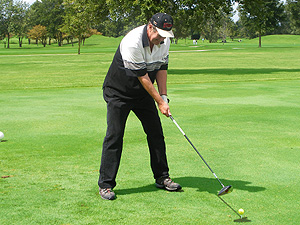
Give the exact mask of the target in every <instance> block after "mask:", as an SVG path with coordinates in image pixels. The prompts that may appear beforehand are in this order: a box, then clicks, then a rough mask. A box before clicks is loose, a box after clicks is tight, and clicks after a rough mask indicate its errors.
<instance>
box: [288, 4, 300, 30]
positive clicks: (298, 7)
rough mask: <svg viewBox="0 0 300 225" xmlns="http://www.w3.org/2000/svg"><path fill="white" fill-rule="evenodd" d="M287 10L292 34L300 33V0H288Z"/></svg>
mask: <svg viewBox="0 0 300 225" xmlns="http://www.w3.org/2000/svg"><path fill="white" fill-rule="evenodd" d="M286 12H287V16H288V21H289V26H290V29H291V33H292V34H300V1H295V0H287V2H286Z"/></svg>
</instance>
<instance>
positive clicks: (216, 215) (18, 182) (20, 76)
mask: <svg viewBox="0 0 300 225" xmlns="http://www.w3.org/2000/svg"><path fill="white" fill-rule="evenodd" d="M121 39H122V37H119V38H112V37H104V36H100V35H94V36H92V37H90V38H88V39H87V40H86V41H85V44H84V46H81V54H80V55H78V54H77V44H74V46H72V45H71V44H67V43H64V45H63V46H61V47H58V46H57V44H55V43H53V44H52V45H47V46H46V47H43V45H42V44H39V45H36V44H30V45H29V44H28V43H27V42H25V40H24V42H23V47H22V48H19V47H18V41H17V39H11V44H10V48H9V49H7V48H4V44H3V43H2V42H0V78H1V79H0V131H2V132H3V133H4V138H3V139H2V141H1V142H0V224H1V225H11V224H18V225H19V224H20V225H27V224H47V225H48V224H51V225H52V224H53V225H56V224H72V225H76V224H94V225H98V224H101V225H102V224H103V225H107V224H143V225H144V224H149V225H150V224H151V225H152V224H163V225H164V224H207V225H211V224H236V223H239V222H247V223H248V224H260V225H261V224H272V225H273V224H278V225H279V224H280V225H282V224H291V225H294V224H298V223H299V221H300V215H299V212H300V204H299V202H300V195H299V187H300V180H299V174H300V163H299V159H300V36H299V35H271V36H264V37H262V48H258V39H252V40H248V39H243V40H241V41H240V42H239V41H238V40H233V41H232V40H228V41H227V43H221V42H220V41H219V42H218V43H208V42H207V41H204V42H202V40H199V41H198V44H197V45H194V44H193V41H192V40H189V39H186V40H185V39H182V40H179V41H178V43H177V44H175V43H172V44H171V47H170V52H169V53H170V58H169V69H168V82H167V83H168V97H169V99H170V103H169V105H170V110H171V113H172V116H173V117H174V119H175V120H176V122H177V123H178V124H179V125H180V127H181V128H182V130H183V131H184V132H185V133H186V135H187V136H188V137H189V139H190V140H191V142H192V143H193V144H194V145H195V146H196V148H197V149H198V151H199V152H200V154H201V155H202V156H203V157H204V159H205V160H206V161H207V163H208V164H209V166H210V167H211V168H212V169H213V171H214V172H215V173H216V174H217V176H218V178H219V179H220V180H221V181H222V183H223V184H224V185H232V186H233V192H232V193H230V194H227V195H224V196H222V198H223V199H224V200H225V201H226V202H227V203H228V204H229V206H230V207H232V209H234V210H235V211H236V212H237V211H238V210H239V209H240V208H242V209H244V211H245V213H244V214H243V215H242V216H243V218H244V219H243V220H240V218H239V216H238V215H237V214H236V213H235V212H234V211H233V210H232V209H231V208H230V207H228V205H226V204H224V202H222V201H221V200H220V199H219V198H218V196H217V193H218V192H219V191H220V190H221V188H222V186H221V185H220V183H219V182H218V180H217V179H216V178H215V177H214V175H213V174H212V173H211V171H210V170H209V169H208V168H207V166H206V165H205V164H204V162H203V161H202V160H201V158H200V157H199V156H198V155H197V153H196V152H195V151H194V149H193V148H192V146H191V145H190V144H189V143H188V141H187V140H186V139H185V138H184V136H183V135H182V133H181V132H180V131H179V130H178V128H177V127H176V126H175V124H174V123H173V122H172V120H171V119H170V118H167V117H165V116H164V115H162V114H160V116H161V122H162V125H163V129H164V136H165V141H166V145H167V157H168V163H169V168H170V175H171V178H172V179H173V180H174V181H175V182H176V183H179V184H180V185H181V186H182V187H183V191H182V192H167V191H165V190H161V189H158V188H156V187H155V180H154V179H153V175H152V171H151V168H150V156H149V151H148V147H147V141H146V136H145V134H144V132H143V128H142V126H141V124H140V122H139V120H138V119H137V118H136V116H135V115H134V113H131V114H130V116H129V118H128V121H127V125H126V130H125V136H124V144H123V146H124V147H123V153H122V158H121V164H120V168H119V172H118V175H117V180H116V181H117V186H116V187H115V188H114V192H115V193H116V195H117V199H116V200H114V201H107V200H103V199H101V197H100V195H99V189H98V184H97V182H98V176H99V166H100V158H101V151H102V142H103V138H104V136H105V132H106V103H105V101H104V100H103V98H102V88H101V86H102V83H103V81H104V78H105V75H106V72H107V70H108V68H109V66H110V63H111V61H112V59H113V56H114V53H115V51H116V49H117V47H118V45H119V43H120V41H121Z"/></svg>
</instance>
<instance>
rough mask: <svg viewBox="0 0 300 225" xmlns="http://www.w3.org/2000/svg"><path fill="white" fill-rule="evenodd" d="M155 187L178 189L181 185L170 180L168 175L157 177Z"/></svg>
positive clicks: (170, 189) (169, 189)
mask: <svg viewBox="0 0 300 225" xmlns="http://www.w3.org/2000/svg"><path fill="white" fill-rule="evenodd" d="M155 185H156V187H158V188H161V189H166V190H168V191H180V190H181V186H180V184H177V183H175V182H174V181H172V179H171V178H170V177H167V178H166V177H164V178H159V179H157V180H156V183H155Z"/></svg>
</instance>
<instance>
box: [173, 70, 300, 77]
mask: <svg viewBox="0 0 300 225" xmlns="http://www.w3.org/2000/svg"><path fill="white" fill-rule="evenodd" d="M283 72H288V73H289V72H292V73H294V72H300V69H277V68H260V69H255V68H254V69H253V68H236V69H229V68H219V69H199V70H197V69H184V70H183V69H169V70H168V74H176V75H185V74H218V75H249V74H252V75H253V74H254V75H255V74H272V73H283Z"/></svg>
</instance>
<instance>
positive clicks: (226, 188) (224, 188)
mask: <svg viewBox="0 0 300 225" xmlns="http://www.w3.org/2000/svg"><path fill="white" fill-rule="evenodd" d="M170 118H171V120H172V121H173V123H174V124H175V125H176V126H177V128H178V129H179V130H180V132H181V133H182V134H183V136H184V137H185V138H186V140H188V142H189V143H190V144H191V146H192V147H193V148H194V150H195V151H196V152H197V154H198V155H199V156H200V158H201V159H202V160H203V162H204V163H205V165H206V166H207V167H208V169H209V170H210V171H211V172H212V174H213V175H214V176H215V178H216V179H217V180H218V181H219V183H220V184H221V185H222V189H221V190H220V191H219V193H218V196H221V195H225V194H228V193H230V192H232V189H233V187H232V186H231V185H228V186H225V185H224V184H222V182H221V181H220V179H219V178H218V177H217V175H216V174H215V173H214V171H213V170H212V169H211V168H210V166H209V165H208V164H207V162H206V161H205V160H204V158H203V157H202V155H201V154H200V153H199V151H198V150H197V149H196V147H195V146H194V145H193V143H192V142H191V141H190V139H189V138H188V137H187V136H186V134H185V133H184V131H183V130H182V129H181V128H180V126H179V125H178V123H177V122H176V121H175V119H174V118H173V117H172V116H171V115H170Z"/></svg>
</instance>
